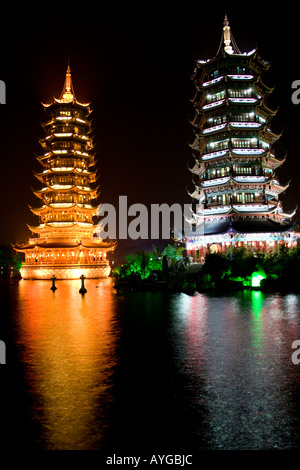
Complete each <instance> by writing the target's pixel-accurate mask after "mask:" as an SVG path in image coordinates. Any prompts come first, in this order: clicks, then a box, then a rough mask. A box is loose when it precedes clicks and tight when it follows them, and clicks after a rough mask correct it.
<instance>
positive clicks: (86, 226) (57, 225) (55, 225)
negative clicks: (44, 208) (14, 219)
mask: <svg viewBox="0 0 300 470" xmlns="http://www.w3.org/2000/svg"><path fill="white" fill-rule="evenodd" d="M27 227H28V228H29V230H31V232H34V233H40V232H44V231H45V230H47V228H50V229H51V230H53V229H59V230H69V229H70V228H73V227H77V228H80V229H83V230H85V231H86V230H87V231H89V232H94V231H95V230H96V228H97V227H96V226H95V225H94V224H93V223H87V222H46V223H44V224H40V225H36V226H34V225H28V224H27Z"/></svg>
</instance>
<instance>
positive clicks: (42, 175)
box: [33, 167, 99, 183]
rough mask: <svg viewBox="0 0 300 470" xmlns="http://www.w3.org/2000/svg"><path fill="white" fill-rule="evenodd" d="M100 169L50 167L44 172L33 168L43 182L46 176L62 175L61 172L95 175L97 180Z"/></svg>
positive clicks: (35, 174)
mask: <svg viewBox="0 0 300 470" xmlns="http://www.w3.org/2000/svg"><path fill="white" fill-rule="evenodd" d="M97 173H98V169H96V170H95V171H88V170H81V168H76V167H61V168H55V167H53V168H48V169H47V170H45V171H42V172H37V171H34V170H33V174H34V176H35V177H36V178H37V179H38V180H39V181H41V182H42V183H43V182H44V181H45V176H53V175H61V174H67V175H70V174H76V175H79V176H89V177H95V178H93V179H95V181H96V180H97V179H98V177H99V176H98V175H97Z"/></svg>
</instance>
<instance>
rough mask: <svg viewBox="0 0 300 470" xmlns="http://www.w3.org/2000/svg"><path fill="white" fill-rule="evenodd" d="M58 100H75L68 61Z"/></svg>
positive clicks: (66, 101) (67, 101)
mask: <svg viewBox="0 0 300 470" xmlns="http://www.w3.org/2000/svg"><path fill="white" fill-rule="evenodd" d="M60 100H61V101H63V102H65V103H69V102H71V101H76V98H75V93H74V88H73V83H72V76H71V69H70V65H69V63H68V67H67V72H66V78H65V83H64V86H63V89H62V92H61V95H60Z"/></svg>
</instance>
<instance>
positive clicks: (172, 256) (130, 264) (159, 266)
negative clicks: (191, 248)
mask: <svg viewBox="0 0 300 470" xmlns="http://www.w3.org/2000/svg"><path fill="white" fill-rule="evenodd" d="M183 250H184V248H183V247H178V246H173V245H170V244H168V245H167V246H166V248H165V249H164V250H163V251H162V250H160V249H159V248H158V247H157V246H155V245H153V246H152V250H151V251H145V250H140V251H137V252H135V253H131V254H129V255H127V256H126V257H125V261H126V262H125V264H124V265H122V266H116V267H115V269H114V275H115V276H116V277H118V278H120V279H125V278H127V279H128V278H129V279H138V278H139V279H148V278H150V277H153V276H154V277H155V276H158V275H159V274H162V271H163V259H164V257H165V258H166V257H167V258H168V259H169V260H170V264H171V266H174V265H176V263H177V262H178V261H179V260H180V259H181V258H182V252H183Z"/></svg>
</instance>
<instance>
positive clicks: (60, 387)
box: [17, 280, 118, 449]
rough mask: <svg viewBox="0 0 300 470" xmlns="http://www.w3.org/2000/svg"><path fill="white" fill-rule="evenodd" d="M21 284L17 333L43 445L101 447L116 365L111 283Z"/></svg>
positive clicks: (18, 299)
mask: <svg viewBox="0 0 300 470" xmlns="http://www.w3.org/2000/svg"><path fill="white" fill-rule="evenodd" d="M77 284H78V283H77V282H76V281H63V282H57V287H58V289H57V291H55V292H54V293H52V292H51V291H50V287H49V285H48V283H46V282H44V281H26V282H25V281H24V282H20V284H19V289H18V298H17V302H18V319H17V321H18V331H19V341H20V342H21V343H22V349H21V350H22V353H21V360H22V361H23V363H24V364H25V366H26V379H27V382H28V387H30V389H31V396H32V400H33V403H32V404H31V408H32V409H33V410H34V412H35V416H34V419H35V420H36V421H38V422H39V423H40V425H41V433H42V435H41V436H40V440H41V442H43V447H44V448H45V447H46V448H48V449H95V448H99V447H101V444H102V441H103V439H104V435H103V433H102V429H105V427H106V424H107V413H108V409H109V405H110V400H111V397H110V384H111V376H112V373H113V370H114V365H115V363H116V353H115V343H116V339H117V333H118V332H117V331H116V328H115V318H114V316H115V312H114V303H113V293H112V290H111V282H110V280H101V281H89V285H88V294H86V295H85V296H81V295H80V294H79V293H78V289H79V287H78V285H77Z"/></svg>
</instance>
